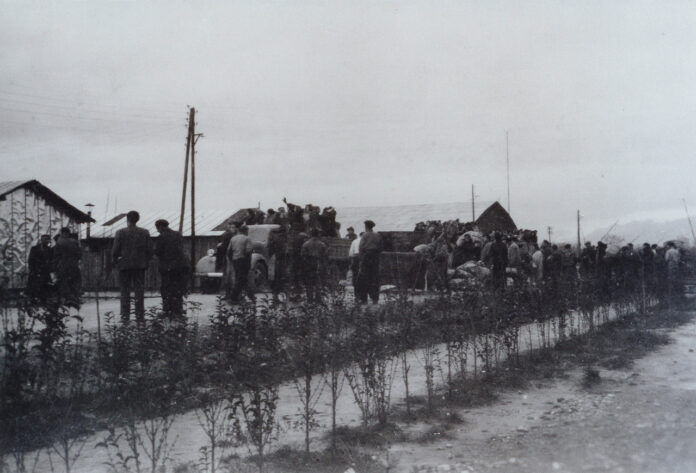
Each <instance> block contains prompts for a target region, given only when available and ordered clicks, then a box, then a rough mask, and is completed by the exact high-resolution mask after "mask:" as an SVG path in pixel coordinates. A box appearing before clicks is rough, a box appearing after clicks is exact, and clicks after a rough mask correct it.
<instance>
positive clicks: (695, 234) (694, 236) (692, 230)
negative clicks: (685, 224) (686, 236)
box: [682, 199, 696, 245]
mask: <svg viewBox="0 0 696 473" xmlns="http://www.w3.org/2000/svg"><path fill="white" fill-rule="evenodd" d="M682 202H684V211H685V212H686V219H687V220H688V221H689V227H690V228H691V238H693V239H694V245H696V233H694V225H693V224H692V223H691V217H690V216H689V209H688V208H687V207H686V199H682Z"/></svg>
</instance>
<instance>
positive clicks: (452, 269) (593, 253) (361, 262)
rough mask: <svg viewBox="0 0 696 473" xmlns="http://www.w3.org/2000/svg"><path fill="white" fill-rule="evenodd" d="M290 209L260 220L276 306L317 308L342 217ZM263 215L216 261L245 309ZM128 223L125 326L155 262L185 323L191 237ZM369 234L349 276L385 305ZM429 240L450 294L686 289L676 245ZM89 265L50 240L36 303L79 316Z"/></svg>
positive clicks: (229, 291)
mask: <svg viewBox="0 0 696 473" xmlns="http://www.w3.org/2000/svg"><path fill="white" fill-rule="evenodd" d="M283 201H284V202H285V204H286V205H287V210H286V209H284V208H283V207H281V208H279V209H278V210H277V211H274V210H272V209H269V211H268V212H267V213H265V214H264V213H263V212H261V214H263V220H262V222H263V223H267V224H277V225H278V227H277V228H274V229H273V231H271V232H270V233H269V237H268V238H269V241H268V242H267V244H268V257H269V258H270V259H271V260H272V262H273V268H274V277H273V278H272V281H271V290H272V293H273V297H274V298H275V299H278V298H279V296H280V295H281V294H285V295H286V296H287V298H288V299H289V300H300V299H301V298H302V295H303V293H304V294H305V297H306V299H307V300H308V301H309V302H321V300H322V286H323V285H324V282H325V281H326V280H327V279H328V277H327V275H328V269H329V268H328V267H329V264H328V263H329V258H328V247H327V245H326V243H324V242H323V241H322V240H321V237H326V236H332V235H335V234H337V231H338V228H339V224H338V223H337V222H336V221H335V211H334V210H333V209H332V208H330V207H327V208H325V209H324V210H323V212H321V213H320V212H319V208H318V207H315V206H312V205H311V204H310V205H307V206H305V207H304V208H303V207H300V206H297V205H294V204H291V203H288V202H287V201H286V200H285V199H283ZM259 215H260V214H259ZM259 215H257V214H255V213H251V214H250V217H249V218H251V219H252V220H250V221H246V220H244V221H241V222H231V223H230V224H229V227H228V229H227V231H226V232H225V233H224V235H223V236H222V240H221V242H220V244H219V245H218V247H217V249H216V250H215V255H213V254H209V255H208V257H207V258H208V259H209V260H211V264H212V262H214V265H215V269H216V270H217V271H221V272H223V273H224V275H225V276H224V278H223V281H224V293H225V296H226V297H227V299H228V300H229V301H230V302H232V303H238V302H240V300H241V298H242V297H243V296H244V295H246V297H247V298H248V299H250V300H252V301H253V300H255V295H254V290H255V289H256V288H255V287H254V285H253V284H250V281H249V274H250V273H251V259H252V253H253V251H254V243H253V242H252V240H251V239H250V238H249V235H248V226H247V223H251V224H253V223H254V222H257V221H258V219H259V218H260V217H259ZM126 220H127V226H126V227H125V228H123V229H121V230H119V231H117V232H116V235H115V238H114V243H113V247H112V250H111V257H112V262H113V267H114V268H116V269H117V271H118V277H117V280H118V284H119V286H120V292H121V294H120V296H121V309H120V311H121V317H122V319H123V320H124V321H127V320H129V317H130V314H131V304H133V305H134V308H133V312H134V313H135V318H136V320H137V321H142V320H143V318H144V312H145V308H144V287H145V272H146V270H147V268H148V267H149V265H150V261H151V260H152V258H153V257H155V258H157V261H158V269H159V272H160V278H161V296H162V310H163V313H164V314H165V316H167V317H170V318H172V319H176V318H179V317H182V316H183V315H184V309H183V297H184V295H185V293H186V291H187V286H188V281H189V280H190V272H189V271H190V264H189V261H188V257H187V256H186V254H185V252H184V248H183V237H182V236H181V234H180V233H179V232H176V231H174V230H172V229H170V228H169V223H168V222H167V221H166V220H162V219H161V220H158V221H157V222H156V223H155V226H156V228H157V231H158V233H159V238H157V240H156V242H155V243H154V244H153V241H152V239H151V238H150V234H149V232H148V231H147V230H146V229H143V228H140V227H138V226H137V222H138V220H139V214H138V212H136V211H131V212H128V214H127V216H126ZM364 226H365V228H364V231H363V232H361V233H360V234H359V235H358V234H356V233H355V230H354V229H353V228H352V227H350V228H348V229H347V233H346V236H345V238H346V239H347V240H349V241H350V242H351V243H350V249H349V252H348V257H349V264H350V269H349V275H350V280H351V283H352V286H353V288H354V291H355V297H356V301H357V302H358V303H361V304H364V303H367V301H368V299H369V300H371V301H372V302H373V303H377V302H378V301H379V291H380V281H379V264H380V254H381V253H382V251H383V249H384V242H383V238H382V236H381V235H380V234H379V233H378V232H376V231H375V230H374V228H375V226H376V225H375V222H373V221H371V220H366V221H365V222H364ZM453 228H454V229H455V230H454V231H452V229H453ZM425 232H426V235H427V237H426V239H427V242H426V243H424V244H421V245H418V246H417V247H416V248H415V251H416V253H417V254H419V255H420V257H421V258H422V261H424V262H425V265H426V267H427V271H426V281H427V287H428V289H434V290H441V291H449V290H450V289H451V288H452V287H456V286H457V285H458V284H461V283H462V282H463V283H464V284H468V283H469V282H470V281H467V280H464V279H462V275H463V274H465V275H467V276H473V277H475V278H476V279H478V283H483V284H488V285H489V287H490V288H491V289H492V290H494V291H501V290H505V288H506V287H508V286H514V285H516V284H523V283H528V284H531V285H535V286H543V287H544V288H546V289H548V290H551V291H559V292H560V291H567V292H573V291H575V290H576V289H582V290H585V291H592V293H593V294H594V295H596V296H597V297H604V296H608V295H610V294H611V293H612V291H615V290H626V291H633V290H635V289H636V288H637V287H638V286H637V285H641V287H642V289H643V290H644V291H646V292H647V293H648V294H650V295H655V296H657V297H665V296H669V297H671V296H673V295H675V294H678V293H679V292H680V291H681V288H682V282H681V275H682V272H683V271H682V267H683V263H684V260H685V258H684V256H685V254H684V250H680V249H679V248H677V245H675V243H674V242H667V243H666V244H664V245H662V246H658V245H656V244H652V245H651V244H648V243H645V244H643V245H642V247H640V248H635V247H634V246H633V244H631V243H628V244H627V245H625V246H623V247H621V248H609V247H608V246H607V244H605V243H604V242H601V241H600V242H598V243H597V245H596V246H595V245H593V244H591V243H590V242H586V243H585V245H584V247H583V248H582V249H581V250H580V251H578V249H577V248H573V247H571V245H569V244H564V245H556V244H552V243H551V242H549V241H546V240H544V241H543V242H542V243H541V244H538V242H537V236H536V232H530V231H526V230H521V231H518V232H514V233H508V234H503V233H500V232H493V233H491V234H488V235H482V234H481V233H479V232H477V231H476V230H475V229H471V228H470V227H466V226H464V227H462V226H461V225H457V226H452V225H444V226H439V227H438V226H434V225H431V226H429V227H427V228H426V229H425ZM80 256H81V251H80V247H79V244H78V241H77V239H76V236H75V235H74V234H71V232H70V230H69V229H68V228H63V229H62V230H61V231H60V234H59V235H57V236H56V237H55V244H54V245H51V237H50V236H49V235H42V236H41V238H40V241H39V243H38V244H37V245H35V246H34V247H32V248H31V251H30V253H29V261H28V265H29V279H28V284H27V293H28V295H29V296H30V297H31V298H33V299H34V300H35V301H37V302H39V303H40V304H46V303H47V302H49V301H51V302H52V303H58V304H63V305H67V306H70V307H75V308H79V306H80V294H81V287H80V286H81V284H80V282H81V274H80ZM590 284H592V286H591V287H590V286H589V285H590ZM131 293H133V296H134V297H131Z"/></svg>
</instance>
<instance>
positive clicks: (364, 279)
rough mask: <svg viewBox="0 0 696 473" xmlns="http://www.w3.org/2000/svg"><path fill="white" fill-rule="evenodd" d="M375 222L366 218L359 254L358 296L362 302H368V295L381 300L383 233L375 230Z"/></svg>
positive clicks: (374, 299)
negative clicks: (380, 278)
mask: <svg viewBox="0 0 696 473" xmlns="http://www.w3.org/2000/svg"><path fill="white" fill-rule="evenodd" d="M374 228H375V222H373V221H372V220H365V233H364V234H363V235H362V237H361V238H360V246H359V249H358V255H359V257H360V269H359V272H358V285H357V288H356V289H357V291H356V296H357V298H358V302H359V303H361V304H365V303H367V296H368V295H369V296H370V299H372V302H373V303H374V304H377V302H379V254H380V253H381V252H382V235H380V234H379V233H377V232H375V231H374Z"/></svg>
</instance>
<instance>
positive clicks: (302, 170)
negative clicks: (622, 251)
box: [0, 0, 696, 235]
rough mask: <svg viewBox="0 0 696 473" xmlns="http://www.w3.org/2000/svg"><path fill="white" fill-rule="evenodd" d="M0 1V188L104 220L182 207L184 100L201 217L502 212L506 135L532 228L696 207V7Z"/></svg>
mask: <svg viewBox="0 0 696 473" xmlns="http://www.w3.org/2000/svg"><path fill="white" fill-rule="evenodd" d="M1 7H2V8H1V11H0V44H2V45H3V46H2V47H1V48H0V110H1V111H2V114H1V115H0V171H1V175H2V180H14V179H24V178H35V179H39V180H40V181H41V182H43V183H45V184H46V185H48V186H49V187H51V188H52V189H53V190H55V191H56V192H58V193H59V194H60V195H62V196H63V197H65V198H66V199H67V200H69V201H70V202H72V203H74V204H76V205H78V206H81V205H83V204H85V203H87V202H92V203H94V204H96V205H97V207H96V208H95V212H96V213H97V214H98V215H99V214H100V212H104V207H105V204H106V200H107V194H108V195H109V199H110V206H111V207H113V205H114V202H116V200H117V202H118V210H119V211H123V210H128V209H130V208H135V209H143V210H168V211H171V210H176V209H178V206H179V200H180V193H181V180H182V176H183V167H184V163H183V161H184V152H185V136H186V117H187V114H188V112H187V105H190V106H195V107H196V108H197V109H198V111H199V113H198V119H197V128H198V131H200V132H202V133H204V135H205V136H204V137H203V138H201V139H200V141H199V142H198V148H197V151H198V154H197V156H196V185H197V207H198V208H199V209H206V208H208V209H225V208H229V209H230V211H234V210H236V209H238V208H240V207H246V206H256V204H257V202H259V201H260V202H261V205H262V206H264V207H268V206H273V207H276V206H278V205H279V204H280V199H281V198H282V197H283V196H287V197H288V199H289V200H291V201H293V202H298V203H306V202H312V203H315V204H318V205H322V206H323V205H334V206H336V207H347V206H351V207H352V206H371V205H398V204H418V203H438V202H455V201H466V200H469V199H470V193H471V187H470V186H471V184H475V185H476V193H477V194H478V195H479V197H478V198H479V199H481V200H485V201H492V200H500V201H501V203H503V204H504V205H507V198H506V177H505V176H506V165H505V163H506V139H505V135H506V131H507V133H508V134H509V156H510V173H511V200H512V202H511V207H512V208H511V210H512V214H513V217H514V218H515V220H516V221H517V223H518V224H519V225H520V226H523V227H527V228H538V229H540V230H543V229H545V228H546V226H549V225H550V226H553V227H554V228H557V229H558V231H559V232H560V234H567V235H572V231H573V228H574V224H575V212H576V210H577V209H581V211H582V213H583V215H584V224H585V225H586V227H587V228H588V229H592V227H597V226H601V225H606V224H611V223H612V222H613V221H615V220H616V219H621V220H622V221H627V220H630V219H632V218H644V217H650V218H675V217H682V216H683V207H682V202H681V199H682V198H685V199H686V201H687V202H690V203H692V206H693V207H694V208H696V190H695V189H696V187H695V186H694V185H692V182H693V180H694V171H695V170H696V166H695V165H694V159H693V157H692V155H693V153H694V151H695V150H696V133H694V130H693V126H694V124H695V123H696V94H695V93H694V91H695V84H696V57H695V56H696V55H695V52H696V44H695V40H696V28H694V25H695V24H696V5H695V4H694V3H693V2H687V1H683V2H679V1H670V2H664V1H650V2H647V1H606V0H602V1H597V2H591V1H582V2H581V1H558V0H553V1H548V2H545V1H536V2H535V1H532V2H518V1H503V2H495V1H485V2H478V1H477V2H467V1H456V2H446V1H419V2H408V1H399V2H374V1H371V2H362V1H355V0H351V1H332V2H327V1H316V2H310V1H294V2H286V1H278V2H260V1H246V2H228V1H225V2H189V3H180V2H158V3H135V2H133V3H131V2H101V1H97V2H84V3H83V2H80V3H70V2H6V3H3V4H2V5H1ZM463 217H467V216H463ZM378 223H379V222H378Z"/></svg>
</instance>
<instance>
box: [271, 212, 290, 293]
mask: <svg viewBox="0 0 696 473" xmlns="http://www.w3.org/2000/svg"><path fill="white" fill-rule="evenodd" d="M269 211H270V210H269ZM276 215H277V214H276ZM287 246H288V235H287V231H286V228H285V226H283V225H281V226H280V228H278V230H274V231H271V232H270V233H269V235H268V256H269V257H270V258H275V259H274V265H273V281H271V290H272V291H273V299H274V300H276V301H277V300H278V299H279V295H280V293H281V292H283V290H284V289H285V282H286V281H285V279H286V272H287Z"/></svg>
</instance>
